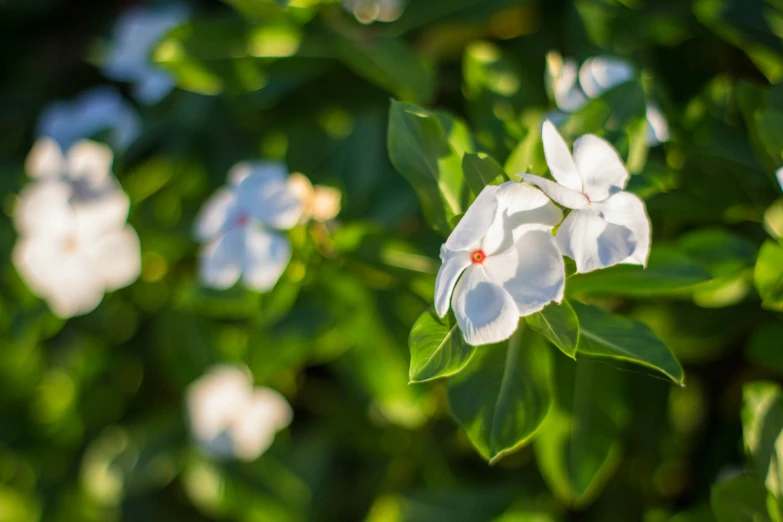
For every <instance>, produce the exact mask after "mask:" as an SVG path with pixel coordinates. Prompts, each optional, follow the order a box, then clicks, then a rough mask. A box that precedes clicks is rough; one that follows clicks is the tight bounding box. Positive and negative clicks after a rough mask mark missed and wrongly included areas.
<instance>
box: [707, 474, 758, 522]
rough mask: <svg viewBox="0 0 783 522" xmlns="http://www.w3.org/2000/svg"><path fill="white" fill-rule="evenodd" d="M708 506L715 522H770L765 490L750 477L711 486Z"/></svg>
mask: <svg viewBox="0 0 783 522" xmlns="http://www.w3.org/2000/svg"><path fill="white" fill-rule="evenodd" d="M710 504H712V513H713V514H714V515H715V520H717V522H770V518H769V515H768V512H767V490H766V489H765V488H764V484H763V483H762V481H761V480H759V479H758V478H757V477H755V476H752V475H740V476H738V477H734V478H731V479H729V480H726V481H724V482H720V483H718V484H715V485H714V486H712V490H711V491H710Z"/></svg>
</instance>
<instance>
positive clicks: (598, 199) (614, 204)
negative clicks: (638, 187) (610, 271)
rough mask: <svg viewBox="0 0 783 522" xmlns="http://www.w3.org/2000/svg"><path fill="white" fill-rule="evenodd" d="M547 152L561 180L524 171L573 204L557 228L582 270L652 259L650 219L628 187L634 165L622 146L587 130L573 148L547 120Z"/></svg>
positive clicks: (553, 195) (566, 250) (559, 240)
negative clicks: (629, 168)
mask: <svg viewBox="0 0 783 522" xmlns="http://www.w3.org/2000/svg"><path fill="white" fill-rule="evenodd" d="M542 139H543V141H544V153H545V155H546V161H547V164H548V165H549V170H550V171H551V172H552V177H554V178H555V180H556V181H557V183H555V182H552V181H549V180H546V179H544V178H541V177H539V176H534V175H531V174H523V175H522V179H524V180H525V181H527V182H529V183H533V184H534V185H537V186H538V187H540V188H541V190H543V191H544V192H545V193H546V195H547V196H549V197H550V198H552V199H553V200H554V201H555V202H557V203H559V204H561V205H563V206H564V207H567V208H570V209H573V210H572V211H571V213H570V214H568V216H567V217H566V218H565V221H563V223H562V224H561V225H560V228H559V229H558V231H557V236H556V239H557V244H558V246H559V247H560V249H561V251H562V252H563V254H565V255H567V256H568V257H570V258H572V259H573V260H574V261H576V268H577V271H579V272H590V271H592V270H596V269H599V268H606V267H609V266H612V265H616V264H618V263H628V264H637V265H646V264H647V257H648V255H649V253H650V219H649V218H648V217H647V211H646V208H645V205H644V202H643V201H642V200H641V199H639V197H638V196H636V195H634V194H631V193H630V192H624V191H623V189H624V188H625V184H626V182H627V181H628V171H627V170H626V169H625V166H624V165H623V162H622V160H621V159H620V157H619V156H618V155H617V152H616V151H615V150H614V148H612V146H611V145H610V144H609V143H607V142H606V141H604V140H602V139H601V138H599V137H598V136H594V135H592V134H587V135H585V136H582V137H581V138H579V139H578V140H576V142H575V143H574V154H573V156H572V155H571V152H570V151H569V150H568V145H566V143H565V141H563V138H562V137H561V136H560V134H558V132H557V130H556V129H555V127H554V125H552V124H551V123H550V122H548V121H547V122H544V127H543V131H542Z"/></svg>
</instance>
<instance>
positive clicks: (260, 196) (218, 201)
mask: <svg viewBox="0 0 783 522" xmlns="http://www.w3.org/2000/svg"><path fill="white" fill-rule="evenodd" d="M286 176H287V171H286V169H285V167H284V166H283V165H280V164H276V163H263V162H258V163H240V164H237V165H236V166H234V167H233V168H232V170H231V172H230V173H229V180H230V181H231V185H230V186H227V187H223V188H220V189H218V191H217V192H216V193H215V194H214V195H213V196H212V197H211V198H210V199H209V200H208V201H207V202H206V204H205V205H204V207H203V208H202V209H201V211H200V213H199V215H198V216H197V218H196V227H195V231H194V234H195V237H196V239H197V240H198V241H201V242H206V243H207V244H206V245H205V246H204V248H203V249H202V252H201V260H200V274H201V279H202V281H203V282H204V284H205V285H207V286H210V287H213V288H218V289H225V288H229V287H231V286H233V285H234V284H235V283H236V282H237V281H238V280H239V278H240V276H241V277H242V280H243V282H244V283H245V284H246V285H247V286H248V287H249V288H252V289H254V290H259V291H266V290H269V289H271V288H272V287H273V286H274V285H275V283H277V280H278V279H280V276H281V275H282V274H283V271H285V268H286V266H287V265H288V262H289V261H290V259H291V245H290V244H289V242H288V239H287V238H286V237H285V235H283V234H280V233H279V232H276V231H275V230H287V229H290V228H292V227H294V226H295V225H296V224H297V222H299V219H300V218H301V216H302V211H303V202H302V201H301V199H300V198H299V197H298V196H297V195H296V193H295V192H294V190H293V189H292V188H291V187H290V185H289V184H288V180H287V179H286Z"/></svg>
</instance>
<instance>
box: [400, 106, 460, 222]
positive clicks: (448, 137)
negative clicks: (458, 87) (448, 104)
mask: <svg viewBox="0 0 783 522" xmlns="http://www.w3.org/2000/svg"><path fill="white" fill-rule="evenodd" d="M468 137H469V133H468V131H467V129H466V128H465V125H464V123H462V122H460V121H459V120H456V119H454V118H451V117H450V116H448V115H446V114H439V113H435V112H430V111H426V110H424V109H421V108H419V107H416V106H415V105H411V104H409V103H404V102H398V101H392V105H391V111H390V113H389V138H388V147H389V158H390V159H391V162H392V165H394V168H395V169H397V172H399V173H400V174H401V175H402V176H403V177H405V179H407V180H408V182H409V183H410V184H411V185H412V186H413V189H414V190H415V191H416V194H417V195H418V197H419V202H420V203H421V206H422V210H423V211H424V217H425V218H426V219H427V221H428V222H429V223H430V225H431V226H432V227H433V228H434V229H435V230H437V231H438V232H440V233H441V234H444V235H447V234H448V233H449V232H450V231H451V226H450V224H449V221H450V220H451V219H453V218H454V217H455V216H457V215H459V214H461V213H462V198H463V189H464V188H465V187H464V185H465V181H464V177H463V175H462V154H464V152H466V148H467V147H468V146H469V145H470V144H469V143H468Z"/></svg>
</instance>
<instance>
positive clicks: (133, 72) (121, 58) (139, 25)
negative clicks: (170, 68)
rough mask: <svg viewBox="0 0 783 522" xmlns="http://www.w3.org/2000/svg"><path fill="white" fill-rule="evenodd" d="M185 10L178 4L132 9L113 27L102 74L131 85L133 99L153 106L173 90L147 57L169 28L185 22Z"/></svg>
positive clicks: (169, 82)
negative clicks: (132, 87)
mask: <svg viewBox="0 0 783 522" xmlns="http://www.w3.org/2000/svg"><path fill="white" fill-rule="evenodd" d="M187 16H188V13H187V10H186V9H185V8H184V7H182V6H179V5H169V6H165V7H151V8H138V7H136V8H132V9H130V10H128V11H127V12H126V13H124V14H123V15H122V16H121V17H120V19H119V20H118V21H117V25H116V27H115V28H114V41H113V42H112V46H111V48H110V50H109V52H108V53H107V56H106V57H105V59H104V63H103V72H104V74H106V76H108V77H109V78H112V79H114V80H118V81H126V82H133V83H134V84H135V86H134V96H136V98H138V99H139V101H141V102H143V103H147V104H154V103H157V102H158V101H160V100H161V99H163V98H164V97H165V96H166V95H168V94H169V92H171V90H172V89H173V88H174V82H173V81H172V79H171V75H170V74H169V73H168V72H166V71H164V70H163V69H160V68H158V67H156V66H154V65H153V64H152V63H151V61H150V54H151V53H152V51H153V50H154V48H155V46H156V45H157V44H158V42H159V41H160V40H161V39H162V38H163V37H164V36H166V33H167V32H169V31H170V30H171V29H173V28H175V27H177V26H178V25H180V24H182V23H183V22H184V21H185V20H186V19H187Z"/></svg>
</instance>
